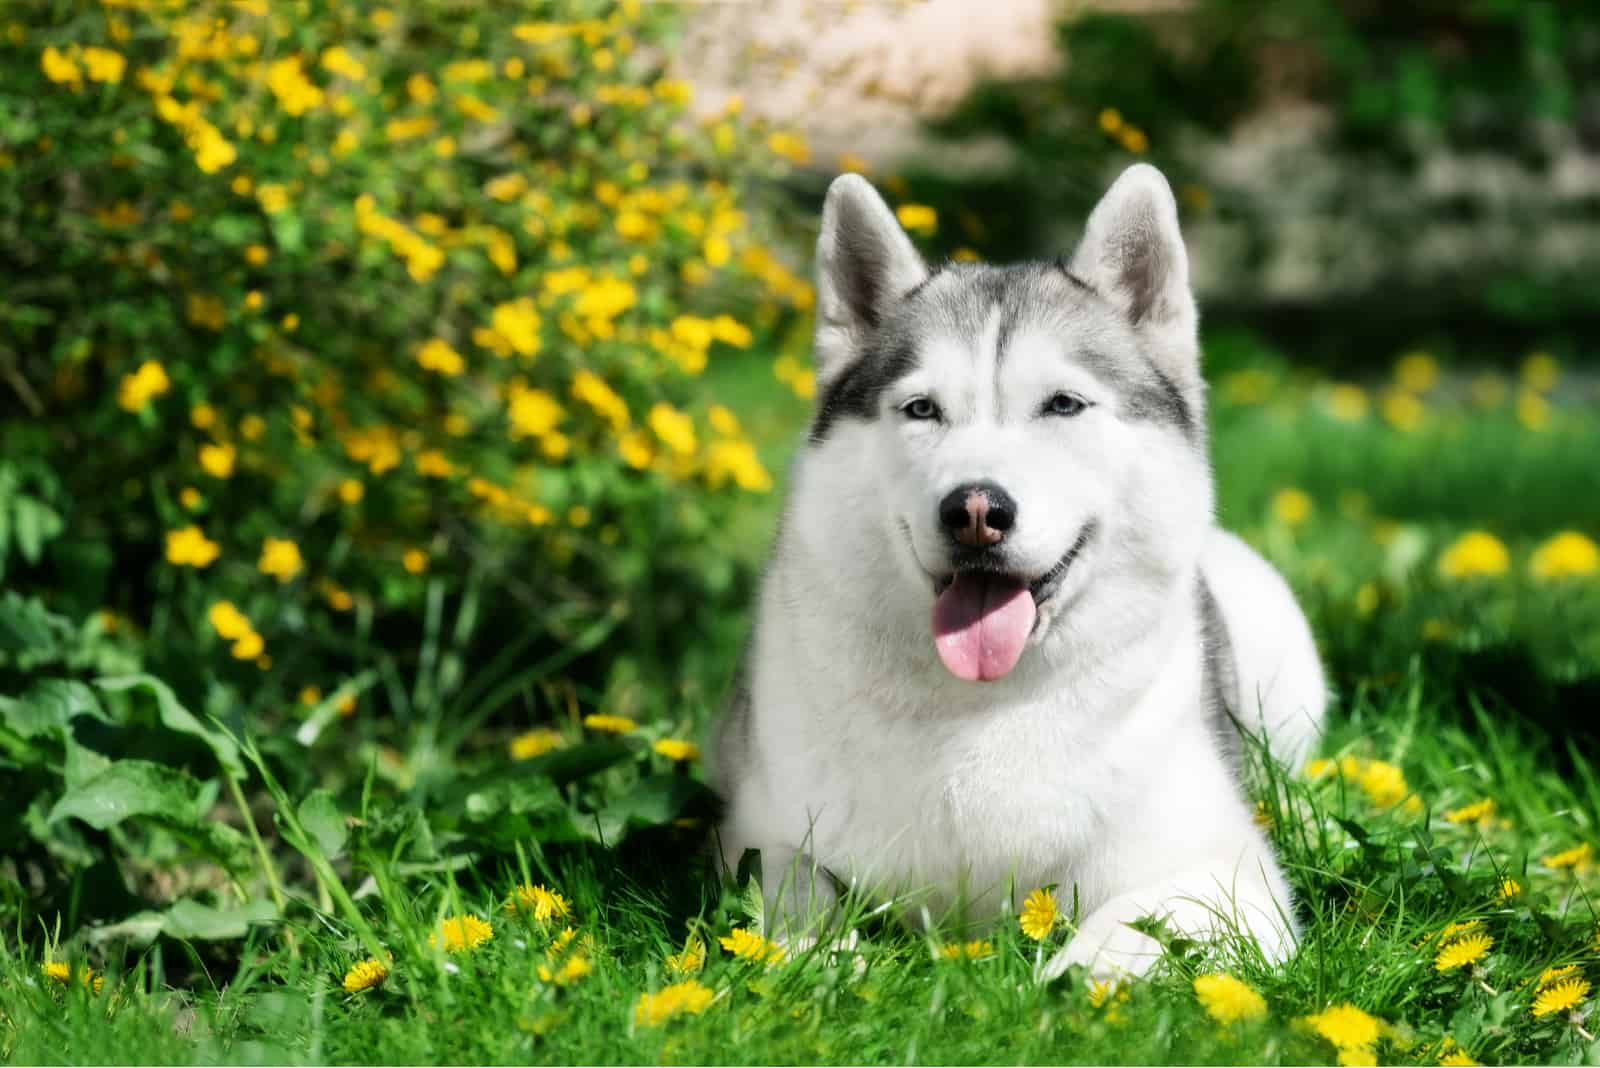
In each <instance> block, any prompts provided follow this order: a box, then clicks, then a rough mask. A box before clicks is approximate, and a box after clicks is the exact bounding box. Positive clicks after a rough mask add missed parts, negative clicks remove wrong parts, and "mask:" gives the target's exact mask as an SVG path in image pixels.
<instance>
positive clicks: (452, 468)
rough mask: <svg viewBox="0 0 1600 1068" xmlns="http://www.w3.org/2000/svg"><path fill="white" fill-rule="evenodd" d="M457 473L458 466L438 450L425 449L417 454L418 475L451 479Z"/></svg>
mask: <svg viewBox="0 0 1600 1068" xmlns="http://www.w3.org/2000/svg"><path fill="white" fill-rule="evenodd" d="M455 473H456V465H455V464H453V463H451V462H450V459H449V457H447V456H445V454H444V453H442V452H440V451H439V450H438V449H425V450H423V451H422V452H419V453H417V474H419V475H422V476H423V477H425V478H449V477H450V476H451V475H453V474H455Z"/></svg>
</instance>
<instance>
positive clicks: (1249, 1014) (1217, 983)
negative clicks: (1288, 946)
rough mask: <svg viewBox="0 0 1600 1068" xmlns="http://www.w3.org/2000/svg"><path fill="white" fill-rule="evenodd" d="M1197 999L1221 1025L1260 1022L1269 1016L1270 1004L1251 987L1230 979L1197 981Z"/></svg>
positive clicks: (1220, 976) (1206, 977)
mask: <svg viewBox="0 0 1600 1068" xmlns="http://www.w3.org/2000/svg"><path fill="white" fill-rule="evenodd" d="M1194 994H1195V997H1197V998H1199V999H1200V1004H1201V1005H1203V1006H1204V1007H1205V1010H1206V1012H1208V1013H1210V1014H1211V1018H1212V1019H1213V1020H1216V1021H1217V1022H1218V1023H1224V1024H1231V1023H1237V1022H1238V1021H1240V1020H1259V1019H1261V1018H1262V1017H1263V1016H1265V1015H1266V1014H1267V1002H1266V999H1265V998H1263V997H1262V996H1261V995H1260V994H1259V993H1257V992H1256V990H1255V988H1254V987H1252V986H1250V984H1248V983H1246V982H1244V981H1242V980H1239V979H1235V978H1234V977H1233V976H1231V975H1223V974H1216V975H1202V976H1200V977H1199V978H1198V979H1196V980H1195V981H1194Z"/></svg>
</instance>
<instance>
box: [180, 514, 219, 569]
mask: <svg viewBox="0 0 1600 1068" xmlns="http://www.w3.org/2000/svg"><path fill="white" fill-rule="evenodd" d="M221 552H222V547H221V546H220V545H218V544H217V543H216V542H214V541H212V540H211V539H209V538H207V537H206V536H205V532H204V531H202V530H201V529H200V528H199V527H197V526H194V525H193V524H191V525H189V526H187V527H184V528H183V529H182V530H169V531H167V563H169V564H176V565H178V566H180V567H195V568H204V567H210V566H211V565H212V564H213V563H215V562H216V559H217V556H218V555H219V554H220V553H221Z"/></svg>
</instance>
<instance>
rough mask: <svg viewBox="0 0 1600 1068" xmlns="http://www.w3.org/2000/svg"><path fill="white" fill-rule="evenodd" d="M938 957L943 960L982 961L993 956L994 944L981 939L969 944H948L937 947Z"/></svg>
mask: <svg viewBox="0 0 1600 1068" xmlns="http://www.w3.org/2000/svg"><path fill="white" fill-rule="evenodd" d="M939 955H940V956H941V957H943V958H944V959H945V960H962V959H963V958H964V959H966V960H982V959H983V958H985V957H992V956H994V943H993V942H989V941H986V940H984V939H981V938H975V939H973V940H972V941H971V942H950V943H947V944H945V945H942V946H940V947H939Z"/></svg>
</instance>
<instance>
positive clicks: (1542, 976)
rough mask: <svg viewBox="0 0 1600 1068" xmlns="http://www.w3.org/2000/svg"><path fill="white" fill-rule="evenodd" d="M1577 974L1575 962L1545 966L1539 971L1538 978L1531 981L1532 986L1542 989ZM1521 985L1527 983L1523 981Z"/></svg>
mask: <svg viewBox="0 0 1600 1068" xmlns="http://www.w3.org/2000/svg"><path fill="white" fill-rule="evenodd" d="M1577 974H1578V966H1577V965H1576V964H1562V965H1558V966H1557V967H1554V968H1546V969H1545V970H1544V971H1542V972H1540V973H1539V978H1537V979H1535V980H1534V981H1533V986H1534V989H1535V990H1543V989H1544V988H1545V987H1547V986H1550V985H1552V984H1554V983H1558V982H1560V981H1561V980H1563V979H1570V978H1572V977H1573V976H1574V975H1577ZM1522 985H1523V986H1527V985H1528V984H1526V983H1523V984H1522Z"/></svg>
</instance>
